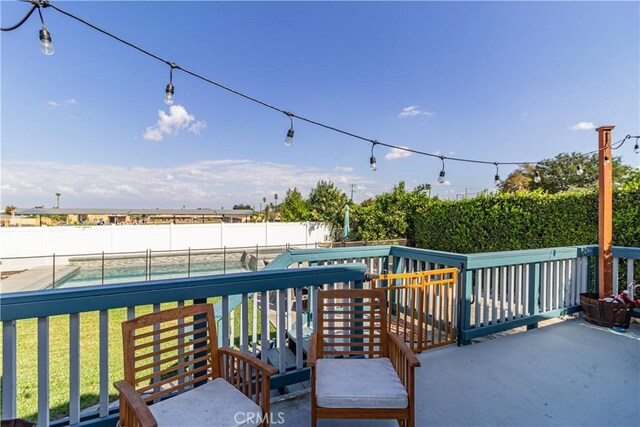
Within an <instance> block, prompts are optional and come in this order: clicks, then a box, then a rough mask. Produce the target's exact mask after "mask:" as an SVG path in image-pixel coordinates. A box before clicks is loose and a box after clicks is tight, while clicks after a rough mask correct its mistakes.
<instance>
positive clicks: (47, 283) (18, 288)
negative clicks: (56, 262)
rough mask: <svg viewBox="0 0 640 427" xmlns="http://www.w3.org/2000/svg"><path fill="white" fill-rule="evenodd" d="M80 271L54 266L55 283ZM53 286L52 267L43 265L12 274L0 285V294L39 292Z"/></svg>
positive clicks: (71, 267)
mask: <svg viewBox="0 0 640 427" xmlns="http://www.w3.org/2000/svg"><path fill="white" fill-rule="evenodd" d="M79 269H80V267H79V266H77V265H60V266H56V272H55V275H56V283H57V282H60V281H62V280H63V279H64V278H66V277H68V276H70V275H72V274H74V273H75V272H76V271H78V270H79ZM52 284H53V267H52V266H50V265H43V266H40V267H33V268H30V269H28V270H25V271H22V272H20V273H16V274H13V275H11V276H9V277H7V278H6V279H3V280H2V282H1V283H0V294H6V293H10V292H25V291H39V290H42V289H47V288H50V287H51V286H52Z"/></svg>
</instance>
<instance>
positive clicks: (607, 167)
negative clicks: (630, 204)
mask: <svg viewBox="0 0 640 427" xmlns="http://www.w3.org/2000/svg"><path fill="white" fill-rule="evenodd" d="M613 128H614V126H600V127H599V128H598V129H596V131H597V132H598V149H599V151H598V172H599V173H598V183H599V192H598V194H599V196H598V225H599V227H598V267H599V272H598V289H599V293H600V298H602V297H605V296H609V295H611V292H612V289H613V286H612V278H613V257H612V252H611V247H612V239H613V157H612V156H611V130H612V129H613ZM605 160H606V161H605Z"/></svg>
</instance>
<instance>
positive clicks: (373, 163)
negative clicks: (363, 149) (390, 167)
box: [369, 141, 378, 172]
mask: <svg viewBox="0 0 640 427" xmlns="http://www.w3.org/2000/svg"><path fill="white" fill-rule="evenodd" d="M376 144H378V141H373V142H372V143H371V157H370V158H369V167H370V168H371V172H375V171H377V170H378V164H377V163H376V156H374V155H373V149H374V148H375V146H376Z"/></svg>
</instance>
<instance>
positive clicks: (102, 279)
mask: <svg viewBox="0 0 640 427" xmlns="http://www.w3.org/2000/svg"><path fill="white" fill-rule="evenodd" d="M217 258H218V257H210V256H209V257H200V258H198V257H195V256H194V257H191V259H189V260H187V259H186V257H184V256H163V257H158V258H152V259H151V261H150V262H149V260H148V259H147V258H144V257H135V258H133V257H132V258H116V259H107V260H105V261H104V264H103V261H102V259H99V260H98V259H89V260H74V261H71V262H70V263H69V264H70V265H75V266H78V267H80V268H79V269H78V270H77V271H76V272H75V273H73V274H71V275H69V276H67V277H65V278H64V279H61V280H60V281H57V282H56V285H55V287H56V289H57V288H71V287H80V286H91V285H101V284H105V285H106V284H114V283H127V282H140V281H145V280H161V279H178V278H185V277H198V276H208V275H214V274H224V273H235V272H241V271H249V270H248V269H247V268H246V267H245V265H244V263H243V262H242V261H241V260H240V259H239V258H238V259H235V258H234V259H226V260H221V259H217Z"/></svg>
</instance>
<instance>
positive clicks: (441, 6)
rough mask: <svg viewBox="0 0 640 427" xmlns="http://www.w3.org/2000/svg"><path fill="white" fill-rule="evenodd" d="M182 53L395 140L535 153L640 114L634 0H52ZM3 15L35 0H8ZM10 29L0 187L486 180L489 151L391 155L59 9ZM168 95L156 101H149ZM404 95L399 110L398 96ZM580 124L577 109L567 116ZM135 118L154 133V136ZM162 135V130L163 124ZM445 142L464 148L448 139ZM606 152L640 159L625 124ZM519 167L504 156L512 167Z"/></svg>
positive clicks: (79, 201) (93, 196)
mask: <svg viewBox="0 0 640 427" xmlns="http://www.w3.org/2000/svg"><path fill="white" fill-rule="evenodd" d="M54 4H56V5H58V6H59V7H61V8H63V9H65V10H67V11H69V12H71V13H74V14H76V15H78V16H80V17H82V18H84V19H86V20H88V21H90V22H92V23H94V24H95V25H98V26H100V27H103V28H105V29H107V30H109V31H111V32H113V33H115V34H117V35H119V36H121V37H123V38H125V39H127V40H129V41H131V42H133V43H136V44H138V45H140V46H141V47H144V48H145V49H147V50H149V51H151V52H153V53H155V54H157V55H160V56H162V57H166V58H167V59H169V60H171V61H174V62H176V63H177V64H179V65H182V66H184V67H185V68H189V69H191V70H193V71H196V72H198V73H200V74H203V75H205V76H207V77H209V78H211V79H213V80H216V81H219V82H220V83H223V84H225V85H228V86H231V87H233V88H235V89H238V90H240V91H243V92H246V93H248V94H250V95H252V96H255V97H258V98H260V99H263V100H265V101H267V102H270V103H272V104H275V105H277V106H278V107H281V108H284V109H286V110H289V111H292V112H294V113H297V114H299V115H301V116H306V117H309V118H313V119H315V120H318V121H321V122H325V123H327V124H330V125H333V126H336V127H340V128H344V129H346V130H349V131H352V132H355V133H358V134H362V135H364V136H367V137H370V138H373V139H378V140H380V141H384V142H387V143H390V144H394V145H401V146H407V147H411V148H415V149H418V150H423V151H427V152H433V153H438V154H440V153H441V154H444V155H455V156H460V157H470V158H476V159H483V160H489V161H537V160H541V159H545V158H550V157H554V156H555V155H556V154H558V153H560V152H570V151H591V150H593V149H595V148H597V138H596V133H595V131H594V130H593V129H591V127H592V126H596V127H597V126H600V125H603V124H613V125H615V126H616V128H615V129H614V141H615V140H618V139H620V138H622V137H623V136H624V135H626V134H634V135H637V134H639V133H640V107H639V100H640V77H639V76H640V62H639V61H640V34H639V26H638V22H639V20H640V7H639V3H638V2H618V3H616V2H598V3H585V2H567V3H548V2H509V3H507V2H491V3H471V2H458V3H448V2H406V3H405V2H403V3H391V2H389V3H364V2H362V3H361V2H355V3H342V2H331V3H316V2H313V3H303V2H260V3H255V2H227V3H222V2H125V1H123V2H66V1H64V2H54ZM0 7H1V12H2V25H3V26H8V25H11V24H13V23H15V22H16V21H18V20H19V19H20V18H21V17H22V16H23V15H24V13H25V12H26V10H27V9H28V5H27V4H25V3H19V2H13V1H12V2H7V1H2V2H1V4H0ZM43 13H44V18H45V22H46V25H47V28H48V29H49V31H50V32H51V35H52V38H53V44H54V46H55V49H56V52H55V55H53V56H45V55H43V54H42V53H40V51H39V48H38V44H39V42H38V30H39V29H40V23H39V20H38V17H37V15H33V16H32V17H31V19H30V20H29V21H28V22H27V23H25V24H24V25H23V26H22V27H21V28H19V29H18V30H15V31H12V32H5V33H2V38H1V48H2V52H1V60H2V70H1V71H2V76H1V90H2V92H1V101H2V103H1V107H2V109H1V113H2V116H1V124H2V129H1V132H2V174H1V177H2V202H1V203H2V205H3V206H4V205H8V204H13V205H17V206H20V207H32V206H37V205H44V206H47V207H49V206H53V205H55V196H54V193H55V192H58V191H59V192H61V193H62V197H61V207H67V208H70V207H146V208H153V207H165V208H170V207H175V208H178V207H181V206H183V205H185V206H187V207H190V208H195V207H213V208H219V207H225V208H230V207H231V206H232V205H233V204H235V203H249V204H251V205H255V206H256V208H257V207H258V206H259V202H260V201H261V199H262V197H267V198H268V199H270V200H272V198H273V194H274V193H278V194H279V195H280V198H281V199H282V198H283V197H284V193H285V192H286V190H287V188H289V187H293V186H297V187H298V188H300V189H301V190H302V191H303V192H304V193H305V194H306V192H308V190H309V189H310V188H311V187H313V186H314V185H315V183H316V182H317V181H318V180H319V179H331V180H332V181H334V182H335V183H336V184H337V185H338V186H339V187H340V188H342V189H344V190H345V191H347V190H348V188H349V187H348V185H349V184H356V185H357V190H356V194H355V196H354V199H355V200H356V201H360V200H363V199H364V198H367V197H371V196H372V195H374V194H378V193H380V192H383V191H388V190H389V189H391V188H392V186H393V185H394V184H395V183H397V182H398V181H400V180H404V181H405V182H406V183H407V186H408V187H410V188H411V187H413V186H415V185H417V184H420V183H425V182H429V183H432V184H434V192H435V193H436V194H439V195H441V197H447V198H452V197H455V195H456V194H461V193H464V191H465V188H467V189H468V191H469V192H477V191H479V190H481V189H483V188H493V184H492V182H493V175H494V173H495V169H494V168H493V166H483V165H469V164H460V163H453V162H448V163H447V165H446V170H447V180H448V181H447V183H446V185H438V184H436V178H437V176H438V172H439V171H440V167H441V164H440V161H439V160H438V159H431V158H427V157H424V156H416V155H413V156H408V157H402V156H398V155H397V154H398V153H393V152H390V151H389V150H388V149H386V148H384V147H377V148H376V157H377V159H378V170H377V172H375V173H372V172H370V171H369V153H370V148H371V147H370V145H369V144H367V143H365V142H360V141H357V140H354V139H351V138H349V137H345V136H341V135H338V134H335V133H332V132H329V131H326V130H324V129H321V128H317V127H314V126H312V125H308V124H305V123H301V122H299V121H296V122H295V129H296V135H295V138H294V143H293V146H291V147H288V148H287V147H285V146H284V144H283V141H284V137H285V135H286V131H287V129H288V126H289V122H288V119H287V117H285V116H284V115H282V114H280V113H277V112H274V111H271V110H268V109H265V108H263V107H260V106H258V105H256V104H253V103H251V102H248V101H246V100H244V99H241V98H238V97H236V96H234V95H231V94H228V93H226V92H224V91H222V90H220V89H218V88H215V87H213V86H210V85H207V84H205V83H203V82H201V81H198V80H196V79H194V78H192V77H190V76H188V75H186V74H184V73H181V72H180V71H176V72H175V74H174V85H175V100H176V104H175V107H174V108H173V109H172V110H171V109H169V107H167V106H166V105H165V104H164V103H163V102H162V101H163V97H164V87H165V85H166V84H167V82H168V78H169V68H168V66H166V65H164V64H162V63H160V62H157V61H155V60H153V59H151V58H149V57H147V56H145V55H142V54H140V53H138V52H136V51H134V50H132V49H131V48H128V47H126V46H124V45H121V44H119V43H117V42H115V41H114V40H111V39H109V38H107V37H105V36H104V35H102V34H100V33H98V32H96V31H94V30H91V29H90V28H88V27H86V26H84V25H82V24H80V23H78V22H76V21H74V20H71V19H70V18H68V17H66V16H64V15H61V14H60V13H58V12H57V11H55V10H53V9H50V8H49V9H45V10H44V11H43ZM160 112H162V114H163V117H161V116H160V114H161V113H160ZM403 112H405V114H402V113H403ZM580 123H582V125H579V126H577V127H578V128H580V129H573V128H574V127H575V126H576V125H578V124H580ZM145 136H146V138H145ZM160 138H161V139H160ZM454 153H455V154H454ZM616 154H618V155H622V156H623V160H624V161H625V162H626V163H629V164H632V165H634V166H638V156H637V155H635V154H633V151H632V144H630V143H628V144H626V145H625V147H624V148H623V149H621V150H620V151H619V152H617V153H616ZM512 169H513V168H509V167H503V168H501V170H500V173H501V175H502V176H503V177H506V176H507V175H508V173H509V172H510V171H511V170H512Z"/></svg>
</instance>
